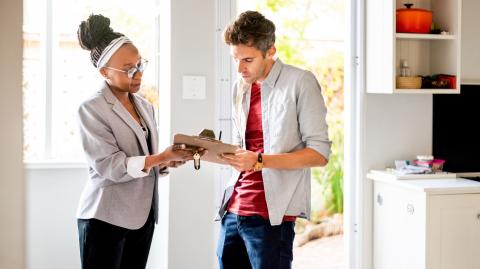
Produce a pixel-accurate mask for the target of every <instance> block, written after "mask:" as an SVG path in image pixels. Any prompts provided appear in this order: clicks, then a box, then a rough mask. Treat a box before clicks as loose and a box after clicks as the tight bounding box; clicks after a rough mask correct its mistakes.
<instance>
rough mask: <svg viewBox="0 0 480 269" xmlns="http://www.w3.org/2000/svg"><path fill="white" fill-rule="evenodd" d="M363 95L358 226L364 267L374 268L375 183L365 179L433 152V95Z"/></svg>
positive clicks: (362, 265) (362, 266)
mask: <svg viewBox="0 0 480 269" xmlns="http://www.w3.org/2000/svg"><path fill="white" fill-rule="evenodd" d="M362 94H363V97H362V98H363V100H364V102H363V104H362V105H363V111H364V112H363V113H364V124H363V126H361V127H360V128H362V131H361V132H362V134H363V145H362V148H363V152H362V158H363V161H362V167H361V170H362V171H361V174H362V175H363V178H362V179H361V180H360V184H359V186H357V187H358V188H359V189H360V190H359V193H361V197H360V201H362V202H363V206H362V208H363V212H362V213H363V218H362V219H361V223H360V226H359V227H362V228H361V229H360V230H359V231H360V233H361V234H360V237H362V238H363V245H362V246H361V250H360V253H361V257H360V259H361V267H358V268H364V269H365V268H372V258H373V256H372V255H373V253H372V236H373V234H372V225H373V224H372V217H373V212H372V211H373V199H372V195H373V184H372V181H371V180H369V179H367V178H366V174H367V172H368V171H369V170H371V169H384V168H386V167H392V166H394V164H393V161H394V160H399V159H406V160H412V159H414V158H415V156H416V155H419V154H422V155H423V154H431V153H432V96H431V95H428V94H427V95H401V94H366V93H362Z"/></svg>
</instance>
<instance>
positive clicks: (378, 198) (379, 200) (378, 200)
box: [377, 194, 383, 205]
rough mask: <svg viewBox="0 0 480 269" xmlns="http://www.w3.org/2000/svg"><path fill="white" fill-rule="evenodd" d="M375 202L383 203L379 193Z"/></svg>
mask: <svg viewBox="0 0 480 269" xmlns="http://www.w3.org/2000/svg"><path fill="white" fill-rule="evenodd" d="M377 204H378V205H383V197H382V195H381V194H377Z"/></svg>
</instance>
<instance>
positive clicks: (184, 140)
mask: <svg viewBox="0 0 480 269" xmlns="http://www.w3.org/2000/svg"><path fill="white" fill-rule="evenodd" d="M173 144H185V145H186V146H187V149H196V148H204V149H206V150H207V151H208V153H207V154H205V155H204V156H202V160H205V161H207V162H214V163H220V164H227V163H226V162H224V161H222V160H220V159H219V158H218V157H217V156H218V155H220V154H225V153H227V154H228V153H230V154H233V153H235V151H236V150H237V149H239V147H238V146H235V145H232V144H227V143H223V142H222V141H220V140H217V139H215V138H210V137H205V136H192V135H185V134H175V135H174V136H173Z"/></svg>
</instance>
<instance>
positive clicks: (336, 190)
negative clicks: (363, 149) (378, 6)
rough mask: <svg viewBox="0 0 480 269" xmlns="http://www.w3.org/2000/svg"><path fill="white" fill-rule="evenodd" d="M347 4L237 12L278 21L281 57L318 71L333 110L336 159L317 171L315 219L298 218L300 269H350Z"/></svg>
mask: <svg viewBox="0 0 480 269" xmlns="http://www.w3.org/2000/svg"><path fill="white" fill-rule="evenodd" d="M345 4H346V2H345V1H336V0H297V1H293V0H270V1H260V0H242V1H237V9H236V10H237V13H241V12H243V11H245V10H257V11H259V12H261V13H262V14H264V15H265V16H266V17H267V18H269V19H270V20H272V21H273V22H274V23H275V26H276V28H277V30H276V35H277V36H276V38H277V39H276V47H277V56H278V57H279V58H280V59H281V60H282V61H283V62H285V63H287V64H291V65H295V66H297V67H300V68H303V69H306V70H309V71H312V72H313V73H314V74H315V76H316V77H317V79H318V81H319V83H320V85H321V87H322V93H323V96H324V97H325V103H326V105H327V109H328V115H327V122H328V125H329V136H330V139H331V140H332V141H333V146H332V155H331V156H330V161H329V164H328V165H327V166H326V167H325V168H314V169H313V170H312V175H313V176H312V182H311V185H312V193H311V196H312V204H311V206H312V207H311V208H312V211H311V215H310V217H311V219H310V220H309V221H307V220H304V219H298V220H297V222H296V227H295V230H296V231H295V232H296V239H295V242H294V261H293V268H294V269H310V268H325V269H333V268H344V266H345V264H346V262H345V257H344V252H345V251H344V238H343V226H344V225H343V212H344V210H343V205H344V203H343V170H344V168H343V165H344V163H343V160H344V154H343V152H344V151H343V145H344V143H343V141H344V121H343V112H344V50H345V45H344V43H345V40H344V39H345V36H346V35H345V31H346V25H345V21H346V20H345V14H346V10H345Z"/></svg>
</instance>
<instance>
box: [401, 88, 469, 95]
mask: <svg viewBox="0 0 480 269" xmlns="http://www.w3.org/2000/svg"><path fill="white" fill-rule="evenodd" d="M393 93H401V94H459V93H460V90H459V89H395V90H394V91H393Z"/></svg>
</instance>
